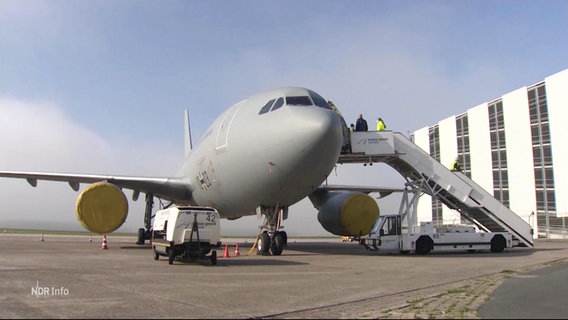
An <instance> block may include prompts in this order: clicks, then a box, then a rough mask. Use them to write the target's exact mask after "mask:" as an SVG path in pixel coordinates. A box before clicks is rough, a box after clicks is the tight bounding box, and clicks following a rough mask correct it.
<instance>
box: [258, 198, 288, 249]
mask: <svg viewBox="0 0 568 320" xmlns="http://www.w3.org/2000/svg"><path fill="white" fill-rule="evenodd" d="M261 211H262V214H263V215H264V216H265V217H266V219H265V223H264V224H263V225H262V226H261V227H260V229H261V230H263V229H265V230H263V231H261V232H260V234H259V235H258V237H257V243H256V249H257V253H258V254H260V255H263V256H267V255H270V254H271V253H272V255H274V256H279V255H281V254H282V251H283V250H284V246H285V245H286V243H287V242H288V235H287V234H286V232H285V231H280V228H281V221H282V217H283V216H285V217H287V216H288V207H282V208H280V207H279V206H276V207H275V208H270V207H261Z"/></svg>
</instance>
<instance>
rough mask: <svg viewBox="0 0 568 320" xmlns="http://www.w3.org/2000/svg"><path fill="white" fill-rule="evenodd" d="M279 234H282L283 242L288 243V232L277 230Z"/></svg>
mask: <svg viewBox="0 0 568 320" xmlns="http://www.w3.org/2000/svg"><path fill="white" fill-rule="evenodd" d="M278 232H279V233H280V234H281V235H282V241H283V242H284V244H285V245H286V244H288V234H287V233H286V231H278Z"/></svg>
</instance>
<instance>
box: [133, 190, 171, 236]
mask: <svg viewBox="0 0 568 320" xmlns="http://www.w3.org/2000/svg"><path fill="white" fill-rule="evenodd" d="M136 198H137V197H136ZM158 200H160V198H158ZM171 205H172V203H170V204H168V205H166V206H164V205H163V203H162V201H161V200H160V207H161V208H163V209H166V208H168V207H169V206H171ZM153 207H154V195H153V194H149V193H147V194H146V209H145V210H144V228H140V229H138V238H137V240H136V244H138V245H143V244H144V242H146V240H151V239H152V219H154V215H153V214H152V208H153Z"/></svg>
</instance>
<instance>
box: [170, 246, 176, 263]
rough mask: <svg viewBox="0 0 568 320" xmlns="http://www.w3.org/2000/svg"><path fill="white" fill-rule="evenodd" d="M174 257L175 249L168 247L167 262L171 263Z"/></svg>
mask: <svg viewBox="0 0 568 320" xmlns="http://www.w3.org/2000/svg"><path fill="white" fill-rule="evenodd" d="M175 257H176V254H175V250H174V248H173V247H170V248H169V250H168V263H169V264H173V263H174V258H175Z"/></svg>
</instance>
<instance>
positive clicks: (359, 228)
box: [340, 194, 380, 235]
mask: <svg viewBox="0 0 568 320" xmlns="http://www.w3.org/2000/svg"><path fill="white" fill-rule="evenodd" d="M379 212H380V211H379V206H378V205H377V203H376V202H375V201H374V200H373V199H372V198H371V197H369V196H368V195H366V194H356V195H353V196H351V197H350V198H349V199H347V200H346V201H345V202H344V203H343V206H342V207H341V214H340V221H341V225H342V226H343V228H344V229H345V230H346V231H347V232H348V234H351V235H367V234H369V231H371V227H372V226H373V224H374V223H375V220H377V218H378V217H379Z"/></svg>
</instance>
